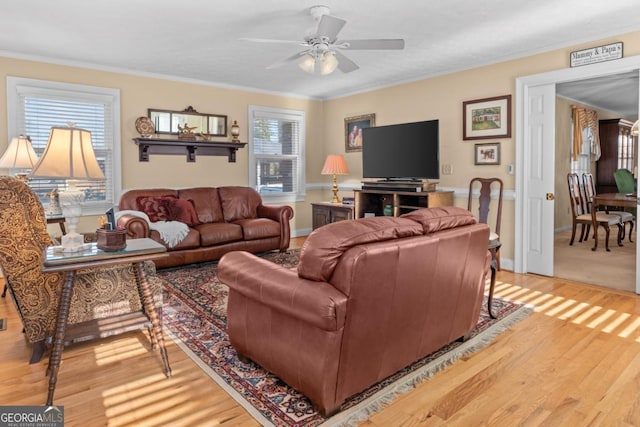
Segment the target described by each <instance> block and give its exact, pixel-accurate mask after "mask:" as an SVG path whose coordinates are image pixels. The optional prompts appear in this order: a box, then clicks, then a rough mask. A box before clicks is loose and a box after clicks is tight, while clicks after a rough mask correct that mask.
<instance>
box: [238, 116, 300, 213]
mask: <svg viewBox="0 0 640 427" xmlns="http://www.w3.org/2000/svg"><path fill="white" fill-rule="evenodd" d="M249 120H250V122H251V123H250V126H249V145H250V147H251V149H250V151H249V183H250V185H251V186H253V187H254V188H255V189H256V190H257V191H258V192H259V193H260V194H261V196H262V197H263V199H265V201H270V202H294V201H300V200H304V187H305V182H304V169H305V167H304V166H305V165H304V145H305V139H304V135H305V115H304V112H303V111H295V110H280V109H274V108H266V107H255V106H250V107H249Z"/></svg>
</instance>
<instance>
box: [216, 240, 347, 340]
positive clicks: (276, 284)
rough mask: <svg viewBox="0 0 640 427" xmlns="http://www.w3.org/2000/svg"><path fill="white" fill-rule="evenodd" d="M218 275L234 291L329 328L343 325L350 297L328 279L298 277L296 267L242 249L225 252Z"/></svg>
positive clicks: (289, 314)
mask: <svg viewBox="0 0 640 427" xmlns="http://www.w3.org/2000/svg"><path fill="white" fill-rule="evenodd" d="M217 274H218V278H219V279H220V281H221V282H223V283H224V284H225V285H227V286H229V288H230V289H231V291H233V292H238V293H240V294H241V295H242V296H244V297H246V298H249V299H251V300H254V301H257V302H259V303H261V304H264V305H265V306H267V307H269V308H271V309H273V310H276V311H278V312H281V313H284V314H286V315H288V316H291V317H293V318H295V319H299V320H302V321H304V322H306V323H309V324H311V325H313V326H315V327H318V328H320V329H322V330H326V331H335V330H338V329H340V328H342V327H343V326H344V320H345V313H346V305H347V297H346V296H345V295H344V294H343V293H342V292H340V291H339V290H337V289H336V288H334V287H333V286H332V285H331V284H329V283H326V282H315V281H312V280H307V279H302V278H300V277H298V274H297V273H296V272H295V271H292V270H289V269H287V268H284V267H282V266H280V265H277V264H274V263H272V262H270V261H266V260H264V259H262V258H260V257H257V256H255V255H253V254H250V253H248V252H243V251H235V252H230V253H227V254H225V255H224V256H223V257H222V259H220V262H219V263H218V272H217Z"/></svg>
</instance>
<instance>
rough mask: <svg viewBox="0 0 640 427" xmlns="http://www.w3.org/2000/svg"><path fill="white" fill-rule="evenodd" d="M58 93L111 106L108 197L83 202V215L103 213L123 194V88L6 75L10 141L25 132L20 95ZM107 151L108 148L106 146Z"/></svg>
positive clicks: (62, 95)
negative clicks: (103, 199) (121, 92)
mask: <svg viewBox="0 0 640 427" xmlns="http://www.w3.org/2000/svg"><path fill="white" fill-rule="evenodd" d="M52 94H53V95H58V96H60V97H61V98H64V99H74V100H77V101H80V102H82V101H86V102H101V103H104V104H105V105H106V106H108V107H107V108H111V117H112V123H111V127H112V129H111V134H112V135H113V141H112V146H111V149H110V150H111V154H112V162H111V166H112V173H111V175H110V176H107V177H106V183H105V184H106V186H107V187H108V188H107V190H108V191H107V200H105V201H100V202H96V201H87V202H85V203H84V204H83V205H82V213H83V215H102V214H104V213H105V212H106V211H107V210H109V209H110V208H112V207H114V206H116V205H117V204H118V200H119V199H120V195H121V193H122V178H121V177H122V174H121V163H122V160H121V154H120V144H121V142H120V90H119V89H113V88H104V87H96V86H87V85H79V84H71V83H61V82H53V81H48V80H36V79H27V78H22V77H11V76H9V77H7V140H8V141H10V140H11V138H13V137H15V136H17V135H20V134H23V133H24V124H23V123H21V120H22V117H24V115H23V114H22V112H21V111H18V110H19V108H20V101H19V99H20V96H23V95H34V96H37V95H52ZM107 150H109V148H108V147H107Z"/></svg>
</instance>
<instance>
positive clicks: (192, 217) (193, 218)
mask: <svg viewBox="0 0 640 427" xmlns="http://www.w3.org/2000/svg"><path fill="white" fill-rule="evenodd" d="M166 206H167V210H168V211H169V220H170V221H180V222H184V223H185V224H187V225H188V226H189V227H193V226H194V225H198V224H200V220H199V219H198V214H197V213H196V208H195V207H194V205H193V201H192V200H187V199H170V200H167V201H166Z"/></svg>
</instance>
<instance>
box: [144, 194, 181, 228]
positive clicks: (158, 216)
mask: <svg viewBox="0 0 640 427" xmlns="http://www.w3.org/2000/svg"><path fill="white" fill-rule="evenodd" d="M168 200H175V197H174V196H140V197H138V198H137V199H136V204H137V210H139V211H142V212H144V213H145V214H147V216H148V217H149V221H151V222H158V221H169V209H168V208H167V201H168Z"/></svg>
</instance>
